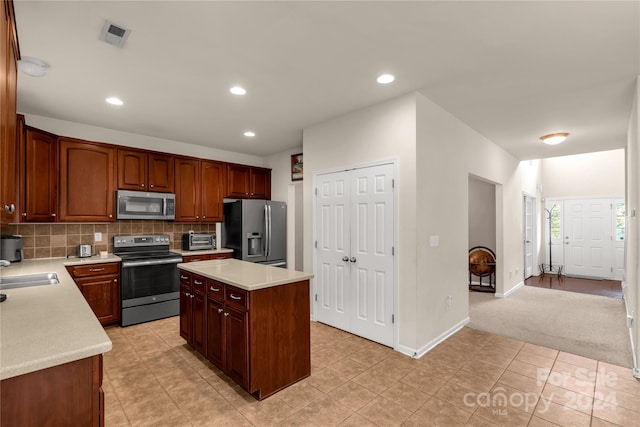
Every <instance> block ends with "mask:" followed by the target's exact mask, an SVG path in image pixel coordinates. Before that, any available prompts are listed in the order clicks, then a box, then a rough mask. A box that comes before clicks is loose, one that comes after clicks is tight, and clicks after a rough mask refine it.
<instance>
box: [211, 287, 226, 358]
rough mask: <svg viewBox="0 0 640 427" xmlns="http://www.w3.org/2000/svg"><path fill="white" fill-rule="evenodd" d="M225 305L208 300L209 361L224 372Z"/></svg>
mask: <svg viewBox="0 0 640 427" xmlns="http://www.w3.org/2000/svg"><path fill="white" fill-rule="evenodd" d="M224 319H225V317H224V304H223V303H222V301H216V300H215V299H213V298H207V359H209V360H210V361H211V363H213V364H214V365H216V366H217V367H218V368H220V369H222V370H224V369H225V366H224V354H225V347H224V343H225V336H224V335H225V328H224Z"/></svg>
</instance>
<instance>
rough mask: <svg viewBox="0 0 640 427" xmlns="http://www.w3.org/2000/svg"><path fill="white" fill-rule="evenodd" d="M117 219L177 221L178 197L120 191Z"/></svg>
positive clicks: (117, 194) (118, 194)
mask: <svg viewBox="0 0 640 427" xmlns="http://www.w3.org/2000/svg"><path fill="white" fill-rule="evenodd" d="M116 198H117V199H116V206H117V207H118V210H117V213H116V218H117V219H160V220H162V219H164V220H174V219H176V195H175V194H172V193H147V192H145V191H127V190H118V191H117V193H116Z"/></svg>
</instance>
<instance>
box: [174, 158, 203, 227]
mask: <svg viewBox="0 0 640 427" xmlns="http://www.w3.org/2000/svg"><path fill="white" fill-rule="evenodd" d="M175 186H176V219H175V220H176V221H178V222H180V221H181V222H199V221H200V212H199V210H200V161H199V160H194V159H185V158H180V157H178V158H176V160H175Z"/></svg>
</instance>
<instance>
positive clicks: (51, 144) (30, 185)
mask: <svg viewBox="0 0 640 427" xmlns="http://www.w3.org/2000/svg"><path fill="white" fill-rule="evenodd" d="M25 142H26V147H25V153H26V154H25V157H26V158H25V164H26V166H25V171H26V174H25V204H26V209H25V212H24V213H25V215H24V218H23V219H24V220H25V221H27V222H54V221H56V220H57V217H56V213H57V210H58V138H57V136H55V135H52V134H49V133H47V132H43V131H40V130H38V129H33V128H27V131H26V141H25Z"/></svg>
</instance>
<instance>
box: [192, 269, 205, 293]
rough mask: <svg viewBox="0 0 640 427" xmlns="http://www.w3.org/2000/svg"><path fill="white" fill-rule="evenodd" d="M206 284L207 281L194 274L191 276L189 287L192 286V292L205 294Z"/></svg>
mask: <svg viewBox="0 0 640 427" xmlns="http://www.w3.org/2000/svg"><path fill="white" fill-rule="evenodd" d="M206 284H207V279H206V278H204V277H202V276H198V275H196V274H193V275H192V276H191V286H193V290H194V291H199V292H202V293H205V286H206Z"/></svg>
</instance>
